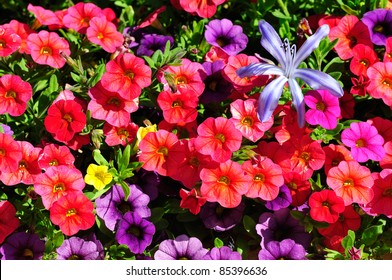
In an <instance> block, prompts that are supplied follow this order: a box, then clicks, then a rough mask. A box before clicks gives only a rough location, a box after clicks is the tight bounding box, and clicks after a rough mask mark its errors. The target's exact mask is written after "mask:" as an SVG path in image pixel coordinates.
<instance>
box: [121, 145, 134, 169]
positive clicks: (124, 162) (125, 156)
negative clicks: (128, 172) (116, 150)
mask: <svg viewBox="0 0 392 280" xmlns="http://www.w3.org/2000/svg"><path fill="white" fill-rule="evenodd" d="M130 158H131V145H129V144H128V145H127V146H126V147H125V149H124V151H123V152H122V155H121V157H120V159H119V161H118V170H119V172H121V171H123V170H125V169H126V168H127V167H128V164H129V159H130Z"/></svg>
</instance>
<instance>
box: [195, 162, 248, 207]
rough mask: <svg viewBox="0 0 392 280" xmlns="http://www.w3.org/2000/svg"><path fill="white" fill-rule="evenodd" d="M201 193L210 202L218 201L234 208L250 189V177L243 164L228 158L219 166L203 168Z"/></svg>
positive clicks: (224, 205)
mask: <svg viewBox="0 0 392 280" xmlns="http://www.w3.org/2000/svg"><path fill="white" fill-rule="evenodd" d="M200 178H201V180H202V185H201V188H200V192H201V195H202V196H204V197H206V198H207V201H209V202H218V203H219V204H220V205H222V206H223V207H226V208H234V207H236V206H238V205H239V204H240V203H241V199H242V195H243V194H245V193H247V192H248V190H249V179H250V178H249V177H248V175H245V174H244V171H243V170H242V168H241V165H240V164H239V163H237V162H234V161H231V160H227V161H226V162H224V163H221V164H220V165H219V167H218V168H215V169H207V168H203V169H202V170H201V172H200Z"/></svg>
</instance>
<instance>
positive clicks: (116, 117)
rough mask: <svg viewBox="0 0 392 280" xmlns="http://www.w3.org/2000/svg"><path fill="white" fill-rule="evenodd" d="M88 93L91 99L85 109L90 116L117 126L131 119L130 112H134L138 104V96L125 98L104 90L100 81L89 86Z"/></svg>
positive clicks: (124, 124) (123, 124) (126, 123)
mask: <svg viewBox="0 0 392 280" xmlns="http://www.w3.org/2000/svg"><path fill="white" fill-rule="evenodd" d="M88 95H89V96H90V97H91V101H90V102H89V103H88V106H87V109H88V110H90V112H91V116H92V117H93V118H95V119H97V120H104V121H107V122H108V123H109V124H111V125H113V126H117V127H121V126H127V125H128V124H129V123H130V121H131V117H130V113H132V112H135V111H136V110H137V109H138V105H139V99H138V98H135V99H134V100H130V99H126V98H124V97H122V96H121V95H119V94H118V93H117V92H112V91H108V90H106V89H105V88H104V87H103V86H102V83H101V82H98V83H97V84H96V85H95V86H93V87H92V88H90V90H89V92H88Z"/></svg>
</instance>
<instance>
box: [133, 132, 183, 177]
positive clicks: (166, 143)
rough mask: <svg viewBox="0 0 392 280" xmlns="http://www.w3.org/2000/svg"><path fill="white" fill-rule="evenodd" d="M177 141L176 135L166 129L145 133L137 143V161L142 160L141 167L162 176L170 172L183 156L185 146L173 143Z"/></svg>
mask: <svg viewBox="0 0 392 280" xmlns="http://www.w3.org/2000/svg"><path fill="white" fill-rule="evenodd" d="M177 142H178V137H177V135H175V134H174V133H171V132H168V131H166V130H158V131H157V132H149V133H147V134H146V136H144V138H143V139H142V140H141V141H140V143H139V149H140V154H139V161H140V162H143V168H144V169H145V170H149V171H156V172H157V173H158V174H160V175H162V176H166V175H167V174H168V173H171V172H172V171H171V170H170V169H173V168H175V166H176V163H178V162H182V161H183V160H184V157H185V147H184V146H183V145H175V144H176V143H177Z"/></svg>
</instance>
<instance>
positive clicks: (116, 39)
mask: <svg viewBox="0 0 392 280" xmlns="http://www.w3.org/2000/svg"><path fill="white" fill-rule="evenodd" d="M89 24H90V26H89V27H88V28H87V30H86V34H87V38H88V39H89V41H90V42H92V43H94V44H97V45H99V46H101V47H102V48H103V49H104V50H105V51H107V52H108V53H114V52H115V51H116V49H117V48H118V47H120V46H122V44H123V42H124V36H123V35H122V34H121V33H120V32H118V31H117V27H116V26H115V25H114V23H112V22H110V21H108V20H107V19H106V17H94V18H92V19H91V20H90V21H89Z"/></svg>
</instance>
